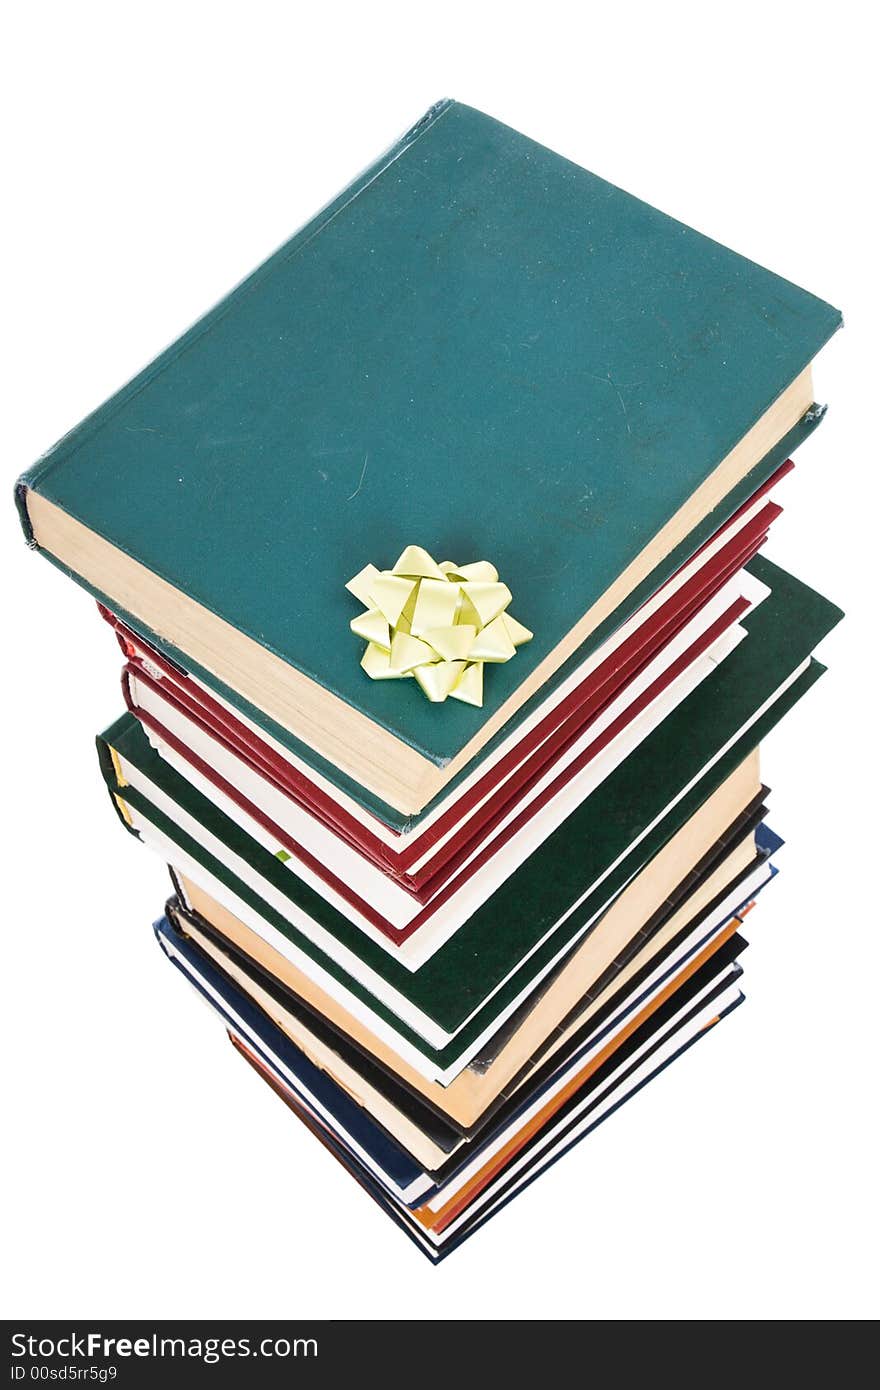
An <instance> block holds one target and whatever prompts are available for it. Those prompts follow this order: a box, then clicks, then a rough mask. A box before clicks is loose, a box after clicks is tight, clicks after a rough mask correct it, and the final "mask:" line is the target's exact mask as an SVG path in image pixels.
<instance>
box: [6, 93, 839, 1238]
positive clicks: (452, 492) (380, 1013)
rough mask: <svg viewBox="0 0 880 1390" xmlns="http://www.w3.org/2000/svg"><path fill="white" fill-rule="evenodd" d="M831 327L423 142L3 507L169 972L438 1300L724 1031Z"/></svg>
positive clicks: (507, 165) (527, 184) (703, 254)
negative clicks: (25, 548)
mask: <svg viewBox="0 0 880 1390" xmlns="http://www.w3.org/2000/svg"><path fill="white" fill-rule="evenodd" d="M839 323H840V315H839V314H838V312H837V311H836V310H835V309H833V308H831V307H830V306H829V305H827V304H825V303H823V302H822V301H821V300H819V299H816V298H814V297H813V296H812V295H810V294H808V293H806V292H805V291H803V290H801V289H798V288H796V287H795V286H794V285H792V284H790V283H789V282H787V281H785V280H783V279H780V278H779V277H778V276H777V275H775V274H772V273H770V272H769V271H767V270H764V269H762V268H760V267H759V266H757V265H754V264H753V263H751V262H749V261H748V260H745V259H743V258H742V257H741V256H738V255H736V254H735V253H733V252H731V251H728V250H726V249H725V248H724V247H722V246H720V245H718V244H717V243H716V242H713V241H711V240H709V239H708V238H706V237H704V236H702V235H700V234H699V233H697V232H695V231H692V230H691V229H689V228H688V227H686V226H684V225H682V224H681V223H678V222H676V221H674V220H673V219H671V218H670V217H668V216H666V215H664V214H663V213H661V212H658V211H657V210H655V209H654V208H651V207H649V206H648V205H647V204H645V203H643V202H640V201H638V200H637V199H636V198H634V197H632V196H631V195H629V194H627V193H624V192H622V191H621V190H620V189H618V188H616V187H614V186H613V185H611V184H609V183H606V182H605V181H603V180H602V179H600V178H597V177H595V176H594V175H592V174H590V173H587V172H586V171H584V170H583V169H580V168H578V167H576V166H575V165H573V164H571V163H569V162H568V161H567V160H565V159H563V158H560V157H559V156H558V155H556V154H553V153H551V152H550V151H548V150H546V149H544V148H542V147H541V146H539V145H537V144H535V143H533V142H532V141H530V140H528V139H526V138H525V137H524V136H521V135H519V134H517V133H516V132H514V131H512V130H510V129H509V128H507V127H506V126H504V125H501V124H499V123H498V122H496V121H494V120H492V119H490V118H489V117H487V116H484V115H482V114H480V113H479V112H477V111H474V110H472V109H470V108H468V107H466V106H463V105H460V104H457V103H455V102H441V103H439V104H438V105H436V106H435V107H433V108H432V109H431V110H430V111H429V112H428V113H427V115H426V116H425V117H424V118H423V119H422V120H421V121H420V122H419V123H418V124H417V125H416V126H415V127H414V128H413V129H412V130H410V131H409V132H408V133H407V134H406V135H405V136H404V137H403V138H402V139H401V140H400V141H398V143H397V144H396V145H394V146H393V148H392V149H391V150H390V151H389V152H388V153H387V154H385V155H384V156H383V157H382V158H381V159H379V160H378V161H377V162H376V164H375V165H373V166H372V167H371V168H370V169H368V170H367V171H366V172H365V173H364V174H362V175H361V176H360V177H359V178H358V179H356V180H355V182H354V183H352V184H351V185H350V186H349V187H348V188H346V189H345V191H344V192H343V193H342V194H340V196H339V197H338V198H337V199H336V200H335V201H334V202H333V203H331V204H330V205H329V206H328V207H327V208H325V209H324V210H323V211H322V212H321V213H319V214H318V216H317V217H316V218H315V219H314V220H313V221H312V222H310V223H309V224H308V225H307V226H306V227H304V228H303V229H302V230H301V231H300V232H298V233H297V234H296V235H295V236H294V237H293V239H292V240H291V241H290V242H288V243H287V245H285V246H283V247H282V248H281V249H280V250H279V251H278V252H277V253H276V254H275V255H274V256H272V257H271V258H270V259H269V260H268V261H267V262H266V263H265V264H264V265H263V266H261V267H260V269H259V270H257V271H256V272H255V273H254V274H253V275H252V276H251V277H250V278H249V279H248V280H246V281H244V283H243V284H241V285H239V286H238V288H237V289H235V290H234V291H233V292H232V293H231V294H230V295H229V297H228V298H226V299H225V300H224V301H223V302H222V303H220V304H219V305H218V306H217V307H216V308H215V309H213V310H212V311H211V312H210V313H209V314H208V315H207V316H206V317H205V318H204V319H202V320H201V322H199V323H198V324H196V325H195V326H194V327H193V328H191V329H190V330H189V331H188V332H187V333H185V334H184V336H183V337H182V338H181V339H180V340H179V341H178V342H176V343H175V344H174V345H173V347H171V348H169V349H168V350H167V351H166V352H165V353H163V354H162V355H161V356H160V357H159V358H158V359H157V360H156V361H155V362H154V363H152V365H151V366H149V367H148V368H147V369H146V370H145V371H144V372H143V373H142V374H141V375H140V376H138V377H137V378H135V380H133V381H132V382H131V383H129V385H128V386H126V387H125V388H123V390H121V391H120V392H119V393H118V394H117V395H116V396H114V397H113V398H112V399H111V400H110V401H109V402H108V403H106V404H105V405H104V406H102V407H101V408H100V409H99V410H97V411H96V412H95V413H94V414H93V415H91V416H90V417H89V418H88V419H87V420H86V421H85V422H84V423H83V424H81V425H80V426H79V427H78V428H77V429H76V430H74V431H73V432H72V433H71V434H69V435H68V436H67V437H66V438H65V439H63V440H62V441H61V442H60V443H59V444H58V445H56V446H55V448H53V449H52V450H51V451H50V452H49V453H48V454H46V455H45V457H44V458H43V459H42V460H41V461H40V462H39V463H38V464H37V465H36V466H35V467H34V468H33V469H32V470H31V472H30V473H29V474H27V475H26V476H25V477H24V478H23V479H22V481H21V483H20V485H19V489H18V500H19V506H20V511H21V516H22V521H23V524H24V527H25V531H26V533H27V536H28V538H29V540H30V543H31V544H32V545H33V546H34V547H35V548H38V549H39V550H41V551H42V552H43V553H44V554H45V555H46V556H47V557H48V558H49V559H51V560H52V561H53V562H54V563H55V564H56V565H58V566H59V567H60V568H61V569H62V570H63V571H65V572H66V573H67V574H69V575H70V576H71V577H72V578H74V579H75V580H77V581H78V582H79V583H80V584H82V585H83V586H84V587H85V588H86V589H88V590H89V591H90V592H91V593H92V595H93V596H94V597H95V598H97V600H98V602H99V605H100V608H101V612H102V614H103V617H104V618H105V619H106V620H107V622H108V623H109V624H110V625H111V626H112V628H113V629H114V631H115V634H116V637H117V639H118V642H119V645H120V647H121V649H122V652H123V655H124V670H123V693H124V697H125V704H126V707H127V709H126V712H125V713H124V714H123V715H122V717H121V718H119V719H118V720H117V721H116V723H114V724H113V725H112V726H111V727H110V728H109V729H107V730H106V732H104V733H103V734H102V735H101V736H100V737H99V739H98V750H99V755H100V765H101V769H102V772H103V775H104V777H105V779H106V782H107V785H108V787H109V790H110V793H111V796H112V800H113V803H114V805H115V806H116V808H117V810H118V813H119V816H120V818H121V820H122V822H123V823H124V825H125V826H126V827H127V828H128V830H129V831H131V832H132V833H133V834H135V835H137V836H139V837H140V838H141V839H142V840H143V841H144V842H145V843H146V844H147V845H149V846H151V847H152V848H153V849H154V850H155V851H156V853H157V854H159V855H160V856H161V857H162V858H163V859H164V860H165V861H167V863H168V864H169V866H170V868H171V878H172V885H173V892H172V895H171V897H170V899H169V901H168V904H167V906H166V908H165V911H164V915H163V916H162V917H161V920H159V921H158V922H157V924H156V927H155V930H156V934H157V936H158V939H159V942H160V944H161V946H162V949H163V950H164V951H165V952H166V954H167V956H168V958H169V960H170V961H172V962H173V963H174V964H175V965H176V966H177V967H178V969H179V970H180V971H181V972H182V973H183V974H184V975H185V976H186V977H187V979H188V980H189V981H190V982H191V983H192V984H193V985H194V986H195V988H196V989H197V990H198V992H199V993H200V994H201V995H202V996H203V998H204V999H206V1000H207V1001H208V1002H209V1003H210V1004H211V1006H212V1008H213V1009H214V1010H216V1012H217V1013H218V1014H219V1015H220V1016H221V1018H222V1020H223V1022H224V1024H225V1027H226V1030H227V1031H228V1034H229V1037H230V1039H231V1041H232V1043H233V1045H234V1047H235V1049H236V1050H237V1051H238V1053H240V1055H241V1057H242V1058H244V1059H245V1060H246V1062H247V1063H248V1064H249V1065H250V1066H251V1067H252V1068H253V1069H254V1071H255V1072H256V1073H257V1075H258V1076H259V1077H261V1078H262V1079H263V1080H264V1081H265V1082H266V1083H267V1084H268V1085H269V1086H270V1087H271V1088H272V1089H273V1090H274V1091H275V1092H277V1094H278V1095H279V1096H280V1097H281V1098H282V1099H283V1100H284V1101H285V1103H286V1104H287V1105H288V1106H289V1107H290V1109H291V1110H292V1111H293V1112H294V1114H295V1115H296V1116H297V1117H298V1118H299V1119H300V1120H301V1121H302V1123H303V1124H304V1125H305V1126H306V1127H307V1128H308V1129H309V1130H311V1131H312V1133H313V1134H314V1135H315V1136H316V1137H317V1138H318V1139H319V1140H320V1141H321V1143H322V1144H324V1145H325V1147H326V1148H327V1149H328V1150H329V1151H330V1152H331V1153H332V1154H333V1155H334V1157H335V1158H336V1159H337V1160H338V1161H339V1162H340V1163H342V1164H343V1165H344V1166H345V1167H346V1168H347V1169H348V1170H349V1171H350V1172H351V1174H352V1175H353V1176H354V1177H355V1178H356V1179H357V1180H358V1182H359V1183H360V1184H361V1186H362V1187H363V1188H364V1189H365V1190H366V1191H367V1192H368V1193H369V1194H370V1195H371V1196H372V1197H373V1198H374V1200H375V1201H376V1202H377V1203H379V1204H380V1206H381V1207H383V1208H384V1210H385V1211H386V1212H387V1213H388V1214H389V1216H391V1217H392V1219H393V1220H394V1221H395V1222H397V1223H398V1224H399V1225H400V1226H401V1227H402V1229H403V1230H404V1231H405V1232H406V1233H407V1234H409V1235H410V1236H411V1237H412V1239H413V1240H414V1241H415V1242H416V1244H417V1245H418V1246H419V1248H420V1249H421V1250H423V1251H424V1252H425V1253H426V1254H427V1255H428V1256H429V1257H430V1258H431V1259H433V1260H437V1259H439V1258H441V1257H442V1256H444V1255H445V1254H447V1253H448V1252H449V1251H451V1250H452V1249H454V1248H455V1247H456V1246H457V1245H458V1244H459V1243H461V1242H462V1241H463V1240H464V1239H465V1238H466V1237H467V1236H468V1235H470V1234H471V1233H472V1232H473V1231H475V1230H476V1229H477V1228H478V1227H479V1226H481V1225H482V1224H483V1223H484V1222H486V1221H487V1220H488V1219H489V1218H490V1217H491V1216H492V1215H494V1214H495V1213H496V1212H498V1211H499V1210H500V1209H501V1208H502V1207H503V1206H505V1205H506V1204H507V1203H508V1202H509V1200H510V1199H511V1198H512V1197H514V1196H515V1195H516V1194H517V1193H518V1192H520V1191H522V1189H523V1188H524V1187H526V1186H527V1185H528V1184H529V1183H531V1182H532V1180H533V1179H534V1178H535V1177H537V1176H538V1175H539V1174H540V1173H541V1172H543V1171H544V1170H545V1169H546V1168H548V1167H549V1166H550V1165H551V1164H553V1163H555V1161H556V1160H557V1159H558V1158H559V1157H560V1156H562V1155H563V1154H565V1153H566V1151H567V1150H568V1149H569V1148H571V1147H572V1146H573V1145H575V1144H577V1143H578V1142H579V1141H580V1140H581V1139H582V1138H584V1137H585V1136H586V1135H588V1134H589V1133H590V1131H591V1130H592V1129H594V1128H595V1126H597V1125H598V1124H599V1123H601V1121H602V1120H603V1119H605V1118H606V1117H607V1116H609V1115H610V1114H611V1113H612V1112H613V1111H614V1110H615V1109H616V1108H617V1107H618V1106H620V1105H621V1104H622V1103H623V1102H624V1101H625V1100H627V1099H628V1098H629V1097H631V1096H633V1095H634V1094H635V1093H636V1092H637V1091H638V1090H639V1089H640V1088H641V1087H642V1086H643V1085H645V1083H646V1082H647V1081H649V1080H651V1079H652V1078H653V1077H655V1076H657V1075H658V1073H660V1072H661V1071H662V1070H663V1069H664V1068H665V1067H666V1066H667V1065H668V1064H669V1063H670V1062H671V1061H673V1060H674V1059H676V1058H678V1057H680V1056H681V1055H682V1054H683V1053H684V1052H685V1051H686V1050H687V1049H688V1048H689V1047H690V1046H691V1045H692V1044H693V1043H695V1042H696V1041H697V1040H698V1039H701V1038H704V1037H705V1036H706V1034H707V1033H708V1032H709V1031H710V1030H711V1029H712V1028H713V1027H714V1026H715V1025H716V1024H717V1023H718V1022H719V1021H720V1020H721V1019H724V1018H725V1017H726V1016H727V1015H728V1014H729V1013H731V1011H732V1010H734V1009H735V1008H736V1007H737V1005H738V1004H739V1003H740V1001H741V998H742V995H741V992H740V973H741V971H740V966H739V964H738V960H739V957H740V955H741V954H742V951H743V949H744V947H745V944H746V943H745V940H744V939H743V936H742V934H741V929H742V926H743V920H744V918H745V915H746V913H747V912H749V911H750V909H751V908H752V906H753V904H754V902H755V899H756V898H757V896H758V894H759V893H760V892H761V890H762V889H763V888H764V887H765V886H766V885H767V884H768V883H769V882H770V880H771V879H772V877H773V875H774V873H775V868H774V865H773V855H774V852H775V851H776V849H777V848H778V846H779V844H780V843H781V842H780V840H779V839H778V837H777V836H776V835H775V834H774V832H773V831H772V830H770V829H769V827H768V826H767V824H766V821H765V814H766V801H767V795H768V792H767V788H766V787H765V786H763V785H762V782H761V773H760V767H759V758H758V747H759V744H760V742H761V740H762V739H763V738H764V737H765V735H767V734H769V733H770V732H771V730H772V729H773V728H774V726H775V725H776V724H777V722H778V721H779V720H780V719H782V718H783V716H784V715H786V714H787V713H788V712H789V710H791V709H792V707H793V706H794V705H795V704H796V703H797V702H798V701H799V700H800V698H801V696H802V695H803V694H805V692H806V691H807V690H809V688H810V687H811V686H812V685H813V683H814V682H815V681H816V680H817V679H818V677H819V675H820V674H821V672H822V670H823V667H822V666H821V665H819V664H818V662H817V661H816V660H815V658H814V656H813V651H814V649H815V647H816V646H817V644H818V643H819V642H820V641H821V640H822V638H823V637H824V636H825V634H826V633H827V632H828V631H829V630H830V629H831V628H832V627H833V625H834V624H835V623H836V622H837V620H838V618H839V617H840V614H839V611H838V610H837V609H836V608H835V607H833V606H832V605H831V604H830V603H828V602H827V601H826V600H825V599H823V598H821V597H820V596H819V595H818V594H816V593H815V592H813V591H812V590H810V589H809V588H807V587H806V586H805V585H804V584H803V583H801V582H800V581H799V580H798V579H795V578H794V577H793V576H792V575H790V574H787V573H785V572H784V571H783V570H781V569H779V568H778V567H777V566H775V565H774V564H772V563H770V561H769V560H767V559H765V558H763V557H762V556H761V555H759V553H758V552H759V551H760V549H761V547H762V546H763V544H764V541H765V540H766V538H767V534H768V531H769V530H770V527H771V526H772V523H773V521H774V520H775V518H776V517H777V516H778V515H779V512H780V505H779V500H778V499H779V496H780V494H781V492H782V490H783V487H788V486H789V482H790V478H789V475H790V474H791V473H792V470H793V464H792V462H791V458H790V456H791V454H792V453H793V451H794V450H795V449H796V447H797V446H798V445H799V444H800V443H801V442H802V441H803V440H804V439H805V438H806V437H807V436H808V435H809V434H810V433H811V432H812V431H813V430H814V429H815V428H816V426H817V424H818V423H819V421H820V420H821V418H822V415H823V410H822V408H821V407H819V406H817V405H816V404H815V402H814V400H813V388H812V384H811V375H810V369H811V361H812V359H813V357H814V356H815V355H816V353H817V352H818V351H819V349H820V348H821V347H822V346H823V344H824V343H825V342H826V340H827V339H828V338H829V337H830V336H831V335H832V334H833V333H834V331H835V329H836V328H837V327H838V326H839ZM804 791H806V786H805V787H804ZM139 911H140V909H139V908H137V907H135V908H133V909H132V916H133V917H137V916H138V915H139ZM750 923H751V919H750ZM170 987H171V986H170V985H169V988H170ZM181 1060H182V1062H183V1063H184V1064H185V1061H186V1059H185V1058H184V1059H181ZM229 1120H230V1124H234V1123H235V1116H234V1115H230V1117H229ZM302 1200H304V1201H305V1200H309V1199H308V1198H307V1197H305V1196H303V1199H302ZM566 1218H567V1219H570V1213H569V1212H567V1213H566Z"/></svg>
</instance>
